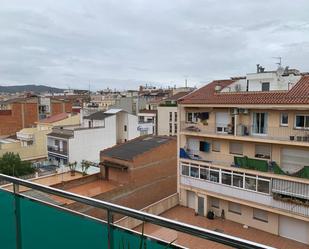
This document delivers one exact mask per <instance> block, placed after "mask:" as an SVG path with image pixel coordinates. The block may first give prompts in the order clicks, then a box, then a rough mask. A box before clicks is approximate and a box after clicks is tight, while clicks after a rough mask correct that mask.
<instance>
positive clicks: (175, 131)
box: [174, 124, 177, 134]
mask: <svg viewBox="0 0 309 249" xmlns="http://www.w3.org/2000/svg"><path fill="white" fill-rule="evenodd" d="M174 133H175V134H177V124H174Z"/></svg>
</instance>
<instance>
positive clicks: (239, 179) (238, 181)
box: [233, 173, 244, 188]
mask: <svg viewBox="0 0 309 249" xmlns="http://www.w3.org/2000/svg"><path fill="white" fill-rule="evenodd" d="M233 186H234V187H237V188H243V187H244V176H243V175H242V174H241V173H237V174H236V173H233Z"/></svg>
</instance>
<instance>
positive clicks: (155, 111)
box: [139, 110, 158, 114]
mask: <svg viewBox="0 0 309 249" xmlns="http://www.w3.org/2000/svg"><path fill="white" fill-rule="evenodd" d="M157 112H158V111H157V110H140V111H139V113H153V114H156V113H157Z"/></svg>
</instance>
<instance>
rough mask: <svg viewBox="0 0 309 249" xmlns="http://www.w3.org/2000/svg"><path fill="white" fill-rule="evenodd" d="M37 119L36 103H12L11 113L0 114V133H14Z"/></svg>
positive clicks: (32, 123) (31, 124)
mask: <svg viewBox="0 0 309 249" xmlns="http://www.w3.org/2000/svg"><path fill="white" fill-rule="evenodd" d="M37 121H38V104H37V103H12V104H11V113H7V114H6V115H1V116H0V135H15V133H16V132H17V131H19V130H21V129H23V128H28V127H31V126H33V125H34V124H35V122H37Z"/></svg>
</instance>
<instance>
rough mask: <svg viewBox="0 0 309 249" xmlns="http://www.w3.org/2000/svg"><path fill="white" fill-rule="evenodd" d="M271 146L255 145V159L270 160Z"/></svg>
mask: <svg viewBox="0 0 309 249" xmlns="http://www.w3.org/2000/svg"><path fill="white" fill-rule="evenodd" d="M270 154H271V146H270V145H266V144H263V145H262V144H256V145H255V157H258V158H266V159H270Z"/></svg>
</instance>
